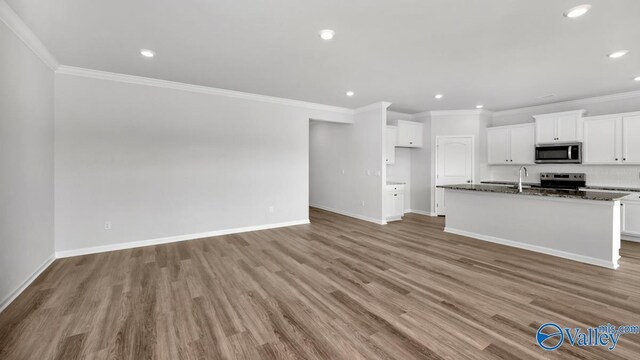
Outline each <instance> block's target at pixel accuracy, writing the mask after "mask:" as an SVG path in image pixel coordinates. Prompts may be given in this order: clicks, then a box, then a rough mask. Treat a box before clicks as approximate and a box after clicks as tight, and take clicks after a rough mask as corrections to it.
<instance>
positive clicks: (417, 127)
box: [397, 120, 422, 147]
mask: <svg viewBox="0 0 640 360" xmlns="http://www.w3.org/2000/svg"><path fill="white" fill-rule="evenodd" d="M397 139H398V141H397V146H400V147H422V124H421V123H417V122H413V121H403V120H398V137H397Z"/></svg>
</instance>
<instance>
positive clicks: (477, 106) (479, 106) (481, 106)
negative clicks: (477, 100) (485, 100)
mask: <svg viewBox="0 0 640 360" xmlns="http://www.w3.org/2000/svg"><path fill="white" fill-rule="evenodd" d="M483 107H484V105H476V109H482V108H483Z"/></svg>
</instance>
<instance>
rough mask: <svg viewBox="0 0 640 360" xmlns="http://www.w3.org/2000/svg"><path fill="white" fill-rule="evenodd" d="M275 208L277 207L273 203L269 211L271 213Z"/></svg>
mask: <svg viewBox="0 0 640 360" xmlns="http://www.w3.org/2000/svg"><path fill="white" fill-rule="evenodd" d="M275 210H276V208H275V207H274V206H273V205H271V206H269V212H270V213H273V212H274V211H275Z"/></svg>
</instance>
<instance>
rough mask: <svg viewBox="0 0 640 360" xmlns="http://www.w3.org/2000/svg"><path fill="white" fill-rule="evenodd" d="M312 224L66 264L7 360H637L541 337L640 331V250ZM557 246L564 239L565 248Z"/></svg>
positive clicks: (639, 348)
mask: <svg viewBox="0 0 640 360" xmlns="http://www.w3.org/2000/svg"><path fill="white" fill-rule="evenodd" d="M310 216H311V222H312V223H311V225H302V226H295V227H290V228H281V229H274V230H266V231H258V232H251V233H244V234H238V235H229V236H221V237H215V238H207V239H201V240H194V241H187V242H180V243H173V244H166V245H158V246H150V247H145V248H139V249H131V250H122V251H114V252H109V253H102V254H95V255H87V256H80V257H74V258H67V259H59V260H56V261H55V262H54V263H53V264H52V265H51V266H50V267H49V269H48V270H47V271H46V272H45V273H43V274H42V275H41V276H40V277H39V278H38V279H37V280H36V281H35V282H34V283H33V284H32V285H31V286H30V287H29V288H28V289H27V290H25V292H24V293H23V294H22V295H21V296H20V297H19V298H18V299H17V300H16V301H15V302H14V303H13V304H11V305H10V306H9V307H8V308H7V309H6V310H5V311H4V312H2V313H1V314H0V359H78V358H83V359H147V358H148V359H154V358H157V359H349V360H351V359H440V358H446V359H510V358H513V359H516V358H519V359H525V358H532V359H548V358H580V359H598V358H603V359H604V358H606V359H623V358H626V359H638V358H640V335H625V336H622V337H621V340H620V342H619V343H618V345H617V347H616V349H615V350H614V351H608V350H606V349H605V348H601V347H597V348H596V347H591V348H581V347H572V346H569V345H567V344H565V345H563V346H561V347H560V348H559V349H558V350H556V351H554V352H546V351H543V350H542V349H541V348H539V347H538V345H537V344H536V342H535V333H536V331H537V329H538V327H539V326H540V325H541V324H542V323H545V322H547V321H553V322H556V323H558V324H561V325H563V326H567V327H582V328H585V327H587V326H596V325H602V324H607V323H611V324H616V325H620V324H627V325H640V244H638V243H629V242H624V243H623V247H622V260H621V261H620V263H621V267H620V269H619V270H617V271H614V270H608V269H604V268H598V267H594V266H590V265H585V264H581V263H577V262H573V261H569V260H563V259H559V258H556V257H551V256H546V255H542V254H537V253H533V252H528V251H524V250H519V249H514V248H509V247H505V246H500V245H494V244H490V243H486V242H482V241H478V240H473V239H468V238H464V237H461V236H456V235H450V234H445V233H443V232H442V229H443V225H444V220H443V219H442V218H431V217H426V216H420V215H411V214H409V215H407V216H406V218H405V220H404V221H402V222H398V223H392V224H389V225H387V226H380V225H375V224H371V223H367V222H363V221H359V220H355V219H351V218H347V217H344V216H340V215H336V214H333V213H329V212H325V211H321V210H317V209H311V214H310ZM559 241H561V240H560V239H559Z"/></svg>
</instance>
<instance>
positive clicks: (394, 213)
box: [385, 185, 404, 221]
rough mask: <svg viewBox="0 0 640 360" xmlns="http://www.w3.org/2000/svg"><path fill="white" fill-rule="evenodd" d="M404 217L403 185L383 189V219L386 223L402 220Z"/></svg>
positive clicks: (388, 186)
mask: <svg viewBox="0 0 640 360" xmlns="http://www.w3.org/2000/svg"><path fill="white" fill-rule="evenodd" d="M403 215H404V185H387V187H386V188H385V217H386V219H387V221H396V220H402V216H403Z"/></svg>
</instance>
